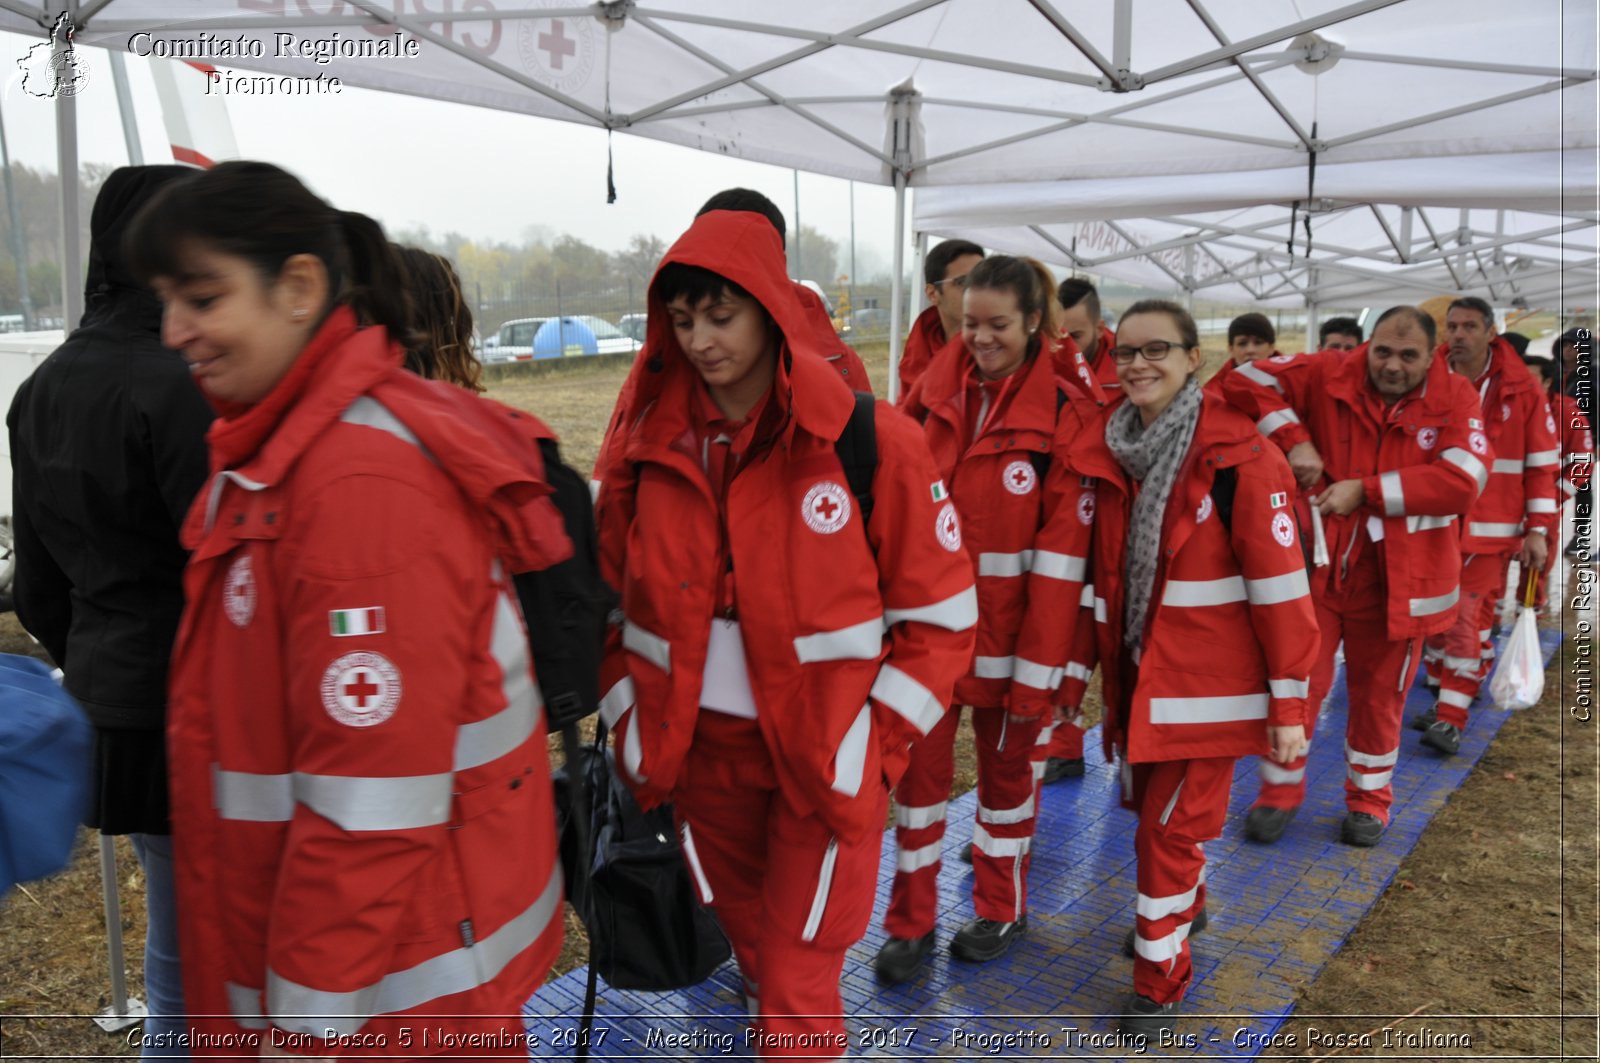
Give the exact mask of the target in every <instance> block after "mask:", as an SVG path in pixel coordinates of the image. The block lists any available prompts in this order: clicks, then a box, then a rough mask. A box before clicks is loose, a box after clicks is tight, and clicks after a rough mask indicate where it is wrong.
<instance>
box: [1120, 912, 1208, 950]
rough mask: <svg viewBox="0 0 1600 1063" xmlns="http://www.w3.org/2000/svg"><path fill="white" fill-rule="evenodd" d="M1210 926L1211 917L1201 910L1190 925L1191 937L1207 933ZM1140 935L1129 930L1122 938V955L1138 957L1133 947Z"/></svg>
mask: <svg viewBox="0 0 1600 1063" xmlns="http://www.w3.org/2000/svg"><path fill="white" fill-rule="evenodd" d="M1210 925H1211V917H1210V916H1208V915H1206V910H1205V909H1204V908H1202V909H1200V911H1199V912H1197V913H1196V914H1195V917H1194V919H1193V920H1192V921H1191V922H1190V923H1189V936H1190V937H1192V938H1197V937H1199V936H1200V935H1201V934H1202V933H1203V932H1204V931H1205V928H1206V927H1207V926H1210ZM1138 933H1139V932H1138V931H1137V930H1129V931H1128V932H1127V933H1126V934H1124V935H1123V937H1122V954H1123V955H1124V956H1126V957H1128V959H1130V960H1131V959H1133V957H1134V956H1135V955H1136V953H1135V951H1134V947H1133V940H1134V938H1135V937H1136V936H1137V935H1138Z"/></svg>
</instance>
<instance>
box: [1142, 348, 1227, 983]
mask: <svg viewBox="0 0 1600 1063" xmlns="http://www.w3.org/2000/svg"><path fill="white" fill-rule="evenodd" d="M1238 371H1239V370H1234V372H1238ZM1188 938H1189V924H1188V923H1180V924H1179V925H1178V928H1177V929H1176V930H1174V931H1173V932H1172V933H1170V934H1168V935H1167V936H1166V937H1162V938H1156V939H1155V940H1154V941H1151V940H1149V939H1148V938H1143V937H1140V936H1139V935H1137V934H1135V935H1134V938H1133V951H1134V952H1137V953H1138V954H1139V955H1140V956H1142V957H1144V958H1145V959H1147V960H1149V961H1150V962H1151V963H1171V962H1172V961H1173V960H1175V959H1177V958H1178V956H1179V955H1180V954H1181V953H1182V952H1183V943H1184V942H1185V941H1187V940H1188Z"/></svg>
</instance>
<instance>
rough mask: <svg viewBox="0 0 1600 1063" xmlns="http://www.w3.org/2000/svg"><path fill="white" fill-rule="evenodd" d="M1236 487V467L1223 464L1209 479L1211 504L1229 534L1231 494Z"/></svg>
mask: <svg viewBox="0 0 1600 1063" xmlns="http://www.w3.org/2000/svg"><path fill="white" fill-rule="evenodd" d="M1238 489H1239V470H1238V469H1235V468H1234V467H1233V466H1232V465H1224V466H1223V467H1222V468H1220V469H1218V470H1217V477H1216V479H1214V480H1212V481H1211V504H1212V505H1213V506H1215V507H1216V509H1217V519H1218V520H1220V521H1221V522H1222V527H1223V529H1224V530H1225V531H1226V532H1227V533H1228V534H1229V535H1232V534H1233V496H1234V492H1236V491H1237V490H1238Z"/></svg>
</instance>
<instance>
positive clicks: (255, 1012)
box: [225, 982, 267, 1030]
mask: <svg viewBox="0 0 1600 1063" xmlns="http://www.w3.org/2000/svg"><path fill="white" fill-rule="evenodd" d="M225 988H226V989H227V992H228V1010H229V1011H231V1012H232V1013H233V1021H234V1022H236V1023H238V1024H239V1025H240V1026H243V1027H244V1028H245V1029H247V1030H265V1029H266V1028H267V1019H266V1016H264V1015H262V1014H261V990H259V989H252V988H251V987H249V986H242V985H240V984H239V983H237V982H229V983H227V985H226V986H225Z"/></svg>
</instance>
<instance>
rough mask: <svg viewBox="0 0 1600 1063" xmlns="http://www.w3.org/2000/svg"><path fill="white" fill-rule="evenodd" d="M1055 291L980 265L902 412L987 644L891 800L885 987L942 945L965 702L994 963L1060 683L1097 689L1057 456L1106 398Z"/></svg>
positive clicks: (1016, 914) (982, 908)
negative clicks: (1085, 657)
mask: <svg viewBox="0 0 1600 1063" xmlns="http://www.w3.org/2000/svg"><path fill="white" fill-rule="evenodd" d="M1054 290H1055V281H1054V278H1052V277H1051V276H1050V274H1049V272H1048V271H1047V270H1046V269H1045V267H1044V266H1043V265H1041V264H1040V263H1038V262H1035V261H1033V260H1032V259H1021V258H1012V257H1010V256H1007V255H992V256H990V257H988V258H985V259H983V260H982V261H980V262H977V263H976V264H975V265H974V266H973V267H972V271H971V272H970V273H969V274H967V278H966V287H965V293H964V295H963V300H962V329H961V333H960V335H958V336H956V337H954V338H953V339H951V340H950V341H949V342H948V343H946V344H945V346H944V347H943V348H941V349H940V350H939V351H938V352H937V353H936V354H935V355H934V357H933V360H932V361H931V362H930V363H929V365H928V367H927V369H926V370H925V371H924V372H923V374H922V376H921V378H920V379H919V382H918V386H917V390H916V393H915V396H914V398H913V399H912V401H911V402H910V403H908V407H907V409H908V412H912V413H913V414H914V415H915V416H918V417H919V418H920V419H921V420H922V422H923V430H924V433H925V434H926V436H927V440H928V446H929V449H930V450H931V451H932V452H933V456H934V464H935V467H936V468H937V471H938V473H939V475H940V476H941V477H942V479H941V481H940V483H939V485H938V486H937V488H936V490H937V491H938V492H941V493H942V492H945V491H948V493H949V496H950V498H951V500H952V501H953V502H954V503H955V507H956V511H957V512H958V513H959V514H960V516H961V524H962V528H963V530H964V535H963V546H964V549H965V551H966V554H967V557H968V558H969V561H970V563H971V564H972V566H973V570H974V573H975V575H976V579H977V586H978V639H977V645H976V648H975V651H974V656H973V657H972V658H970V660H969V661H968V662H967V667H966V669H965V674H964V676H963V677H962V678H961V679H960V680H959V681H958V682H957V683H956V687H955V692H954V697H953V701H952V706H951V709H950V711H949V712H946V713H945V714H944V716H943V717H942V719H941V720H940V721H939V723H938V725H937V726H935V727H934V728H933V730H932V731H931V732H929V734H928V735H927V737H926V738H923V739H921V740H920V741H918V742H916V743H914V744H913V745H912V747H911V763H910V766H909V767H908V768H907V769H906V774H905V775H904V776H903V777H902V778H901V780H900V785H899V787H898V788H897V789H896V790H895V840H896V844H897V848H898V854H897V862H896V872H895V877H894V886H893V890H892V892H891V894H890V898H889V910H888V913H887V915H886V916H885V919H884V926H885V928H886V929H887V930H888V932H889V939H888V941H887V942H885V943H884V945H883V947H882V948H881V949H880V950H879V951H878V955H877V959H876V961H875V967H876V970H877V973H878V977H879V978H880V979H881V980H883V981H885V982H889V983H894V982H902V981H905V980H907V979H909V978H912V977H914V976H915V975H916V974H917V973H918V972H919V971H920V970H921V969H922V968H923V966H924V964H925V962H926V959H927V957H928V955H929V953H931V952H932V950H933V948H934V946H935V944H936V940H935V939H936V928H935V924H936V922H937V915H938V911H937V901H938V887H937V882H936V880H937V878H938V874H939V869H940V866H941V860H940V852H941V849H942V846H943V839H944V833H945V810H946V807H947V802H948V801H949V799H950V786H951V782H952V779H953V776H954V770H955V765H954V758H953V747H954V742H955V735H956V727H957V725H958V724H959V722H960V719H961V706H962V705H971V706H972V729H973V734H974V738H975V740H976V742H977V747H978V810H977V821H976V823H975V825H974V827H973V844H972V863H973V885H972V893H973V897H972V903H973V908H974V910H975V911H976V917H975V918H973V919H971V920H969V921H968V922H967V923H966V924H965V925H964V926H962V927H961V928H960V929H959V930H957V931H956V932H955V934H954V936H953V937H952V938H951V940H950V951H951V953H952V954H953V955H955V956H956V957H957V958H958V959H961V960H966V961H968V962H974V963H981V962H985V961H988V960H993V959H996V958H998V957H999V956H1001V955H1003V954H1004V953H1005V952H1006V951H1007V950H1008V949H1009V948H1010V947H1011V945H1012V943H1013V942H1014V941H1015V940H1016V939H1017V938H1018V937H1020V936H1022V934H1023V933H1024V931H1025V930H1026V929H1027V923H1028V917H1027V870H1028V851H1029V848H1030V846H1031V843H1032V840H1033V827H1034V810H1035V808H1036V800H1035V796H1036V794H1035V791H1036V785H1037V780H1038V778H1039V776H1040V774H1041V773H1042V772H1043V769H1044V756H1043V752H1044V749H1045V747H1046V745H1047V744H1048V742H1049V731H1050V727H1051V725H1052V723H1053V716H1054V709H1053V703H1054V702H1055V701H1056V700H1057V693H1056V692H1057V689H1058V687H1061V686H1062V684H1063V679H1064V677H1065V681H1066V684H1067V687H1068V690H1067V692H1066V693H1065V697H1064V698H1063V699H1062V700H1067V701H1070V702H1071V703H1072V704H1074V705H1076V704H1078V703H1079V702H1080V701H1081V695H1082V688H1083V684H1084V682H1085V681H1086V680H1087V679H1088V676H1089V669H1088V667H1087V666H1086V664H1087V662H1084V661H1077V662H1075V661H1074V660H1073V656H1074V655H1073V654H1072V652H1071V651H1072V650H1073V649H1074V648H1075V640H1074V638H1073V636H1074V630H1075V626H1076V624H1077V623H1078V618H1079V609H1078V604H1079V599H1080V597H1081V595H1082V592H1083V588H1084V565H1085V558H1086V555H1085V553H1084V550H1083V548H1082V546H1079V547H1078V548H1077V551H1076V553H1074V552H1072V551H1071V550H1068V549H1064V548H1063V543H1065V542H1067V541H1069V540H1072V539H1074V538H1076V532H1077V530H1078V529H1079V528H1083V527H1085V525H1084V524H1082V523H1081V519H1082V514H1081V513H1080V512H1079V511H1078V510H1077V508H1076V503H1077V500H1078V494H1077V491H1076V490H1075V486H1076V481H1075V480H1072V479H1070V478H1069V477H1068V476H1067V474H1066V469H1065V465H1064V463H1063V462H1062V461H1061V460H1060V459H1061V456H1062V455H1063V454H1064V453H1065V451H1066V448H1067V447H1068V446H1069V445H1070V444H1071V443H1072V442H1073V441H1074V440H1075V439H1076V438H1077V437H1078V435H1079V434H1080V432H1081V431H1082V430H1083V426H1084V424H1085V422H1086V421H1090V420H1093V419H1094V418H1095V417H1096V416H1097V413H1098V407H1099V405H1100V404H1101V403H1102V402H1103V396H1102V394H1101V392H1100V388H1099V385H1098V383H1096V381H1095V379H1094V377H1093V376H1092V374H1090V373H1089V372H1088V366H1087V363H1084V362H1083V361H1082V356H1081V355H1078V356H1077V357H1076V359H1075V360H1074V361H1072V362H1071V364H1063V363H1064V361H1066V360H1065V359H1063V358H1062V356H1061V355H1060V352H1059V350H1058V343H1057V339H1056V337H1057V335H1058V333H1059V329H1058V326H1057V323H1056V320H1055V313H1054ZM1080 368H1081V369H1082V370H1083V371H1082V372H1081V373H1080V372H1078V371H1077V370H1078V369H1080ZM1076 645H1082V644H1081V643H1077V644H1076ZM1073 687H1076V690H1075V692H1074V691H1073V690H1072V688H1073Z"/></svg>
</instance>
